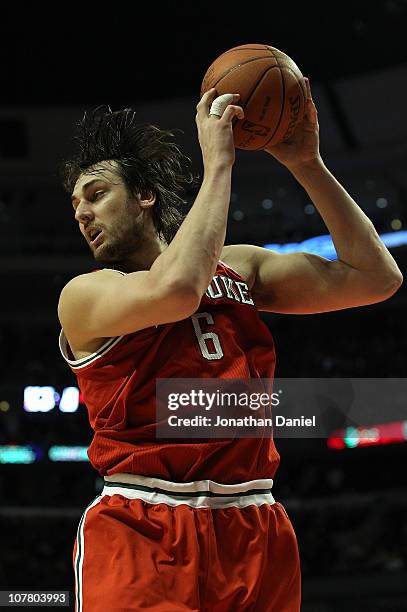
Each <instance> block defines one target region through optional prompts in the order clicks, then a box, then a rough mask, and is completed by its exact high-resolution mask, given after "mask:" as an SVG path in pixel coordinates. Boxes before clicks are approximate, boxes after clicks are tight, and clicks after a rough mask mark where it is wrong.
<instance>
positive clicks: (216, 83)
mask: <svg viewBox="0 0 407 612" xmlns="http://www.w3.org/2000/svg"><path fill="white" fill-rule="evenodd" d="M259 59H267V56H266V57H251V58H250V59H248V60H246V61H244V62H241V63H240V64H235V65H234V66H232V67H231V68H228V70H227V71H226V72H224V73H223V74H222V76H221V77H219V79H218V80H217V81H216V82H215V83H214V84H213V85H212V87H216V85H219V83H220V82H221V80H222V79H224V78H225V77H226V76H227V75H228V74H230V73H231V72H233V71H234V70H237V68H239V67H240V66H244V65H245V64H249V63H250V62H256V61H257V60H259ZM272 68H276V66H272ZM268 69H269V68H266V70H268Z"/></svg>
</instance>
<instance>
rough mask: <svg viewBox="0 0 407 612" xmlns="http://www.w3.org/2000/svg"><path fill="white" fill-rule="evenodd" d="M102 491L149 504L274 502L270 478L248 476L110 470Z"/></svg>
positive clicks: (214, 505)
mask: <svg viewBox="0 0 407 612" xmlns="http://www.w3.org/2000/svg"><path fill="white" fill-rule="evenodd" d="M104 480H105V486H104V488H103V491H102V495H122V496H123V497H126V498H128V499H141V500H143V501H145V502H148V503H149V504H167V505H169V506H179V505H181V504H186V505H188V506H191V507H192V508H231V507H236V508H245V507H246V506H250V505H255V506H261V505H262V504H269V505H271V504H274V503H275V500H274V497H273V495H272V494H271V488H272V486H273V481H272V480H271V479H265V478H263V479H260V480H249V481H248V482H242V483H238V484H231V485H225V484H220V483H218V482H214V481H213V480H197V481H194V482H169V481H167V480H162V479H160V478H149V477H147V476H136V475H135V474H114V475H113V476H105V477H104Z"/></svg>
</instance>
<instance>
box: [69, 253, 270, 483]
mask: <svg viewBox="0 0 407 612" xmlns="http://www.w3.org/2000/svg"><path fill="white" fill-rule="evenodd" d="M122 274H124V273H122ZM60 349H61V352H62V355H63V357H64V358H65V360H66V361H67V362H68V364H69V366H70V367H71V369H72V371H73V372H74V373H75V375H76V376H77V380H78V386H79V388H80V390H81V392H82V396H83V399H84V402H85V404H86V406H87V409H88V413H89V420H90V425H91V427H92V429H93V431H94V436H93V440H92V442H91V444H90V446H89V449H88V456H89V460H90V462H91V464H92V465H93V466H94V467H95V468H96V469H97V470H98V472H99V473H100V474H101V475H102V476H104V475H112V474H115V473H118V472H128V473H132V474H138V475H142V476H150V477H156V478H162V479H164V480H170V481H173V482H190V481H195V480H213V481H215V482H219V483H224V484H235V483H238V482H246V481H249V480H257V479H262V478H274V474H275V472H276V469H277V467H278V463H279V455H278V452H277V450H276V448H275V446H274V442H273V440H272V438H270V437H264V438H235V439H227V440H225V439H221V440H220V439H211V440H209V441H207V440H206V439H205V440H199V439H196V440H190V439H189V440H182V441H181V440H175V439H174V440H171V441H170V442H167V441H162V440H160V439H159V438H157V439H156V438H155V382H156V378H231V379H232V378H234V379H249V378H268V379H271V378H272V377H273V375H274V367H275V351H274V343H273V338H272V336H271V334H270V331H269V329H268V328H267V326H266V325H265V324H264V323H263V321H262V320H261V319H260V317H259V315H258V312H257V309H256V306H255V304H254V301H253V299H252V297H251V294H250V291H249V289H248V286H247V284H246V283H245V282H244V280H243V279H242V277H241V276H239V274H237V272H235V271H234V270H232V269H231V268H230V267H228V266H227V265H226V264H224V263H222V262H219V264H218V266H217V270H216V274H215V276H214V277H213V279H212V282H211V284H210V286H209V287H208V290H207V291H206V293H205V294H204V296H203V297H202V300H201V303H200V306H199V308H198V310H197V311H196V312H195V313H194V314H193V315H192V316H191V317H188V318H187V319H184V320H182V321H177V322H175V323H167V324H164V325H158V326H157V327H155V326H154V327H149V328H147V329H142V330H140V331H137V332H135V333H132V334H127V335H125V336H120V337H117V338H111V339H109V340H108V341H107V342H106V343H105V344H104V345H103V346H102V347H101V348H100V349H99V350H98V351H96V352H95V353H93V354H92V355H90V356H88V357H85V358H83V359H78V360H75V359H74V356H73V354H72V352H71V350H70V347H69V344H68V341H67V339H66V337H65V335H64V332H63V330H61V334H60Z"/></svg>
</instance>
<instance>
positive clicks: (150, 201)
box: [139, 191, 156, 208]
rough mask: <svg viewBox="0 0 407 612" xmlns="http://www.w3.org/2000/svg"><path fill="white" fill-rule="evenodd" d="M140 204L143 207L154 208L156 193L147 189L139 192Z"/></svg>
mask: <svg viewBox="0 0 407 612" xmlns="http://www.w3.org/2000/svg"><path fill="white" fill-rule="evenodd" d="M139 198H140V199H139V205H140V206H141V208H152V207H153V206H154V204H155V201H156V194H155V193H152V192H151V191H147V192H144V193H140V194H139Z"/></svg>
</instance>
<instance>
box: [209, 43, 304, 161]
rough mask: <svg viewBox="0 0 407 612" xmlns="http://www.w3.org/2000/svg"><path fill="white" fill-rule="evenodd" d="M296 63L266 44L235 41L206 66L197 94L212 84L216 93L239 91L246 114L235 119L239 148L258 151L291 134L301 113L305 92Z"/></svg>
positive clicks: (235, 139)
mask: <svg viewBox="0 0 407 612" xmlns="http://www.w3.org/2000/svg"><path fill="white" fill-rule="evenodd" d="M301 79H302V74H301V71H300V69H299V68H298V66H297V65H296V63H295V62H294V61H293V60H292V59H291V58H290V57H288V55H286V54H285V53H283V52H282V51H279V50H278V49H275V48H274V47H270V46H269V45H257V44H249V45H240V46H239V47H234V48H233V49H229V50H228V51H225V53H222V55H220V56H219V57H217V58H216V59H215V61H214V62H213V63H212V64H211V65H210V66H209V68H208V70H207V71H206V74H205V76H204V78H203V81H202V86H201V96H202V95H203V94H204V93H205V92H206V91H208V89H211V88H212V87H215V89H216V91H217V94H218V95H219V96H220V95H222V94H225V93H238V94H240V100H239V101H238V102H237V104H239V105H240V106H242V108H243V110H244V113H245V118H244V119H242V120H239V119H234V126H233V134H234V142H235V146H236V148H238V149H247V150H252V151H254V150H257V149H258V150H261V149H264V148H266V147H272V146H273V145H276V144H278V143H279V142H282V141H284V140H287V139H289V138H290V136H292V134H293V133H294V131H295V129H296V127H297V126H298V125H299V124H300V123H301V121H302V119H303V117H304V110H305V100H306V90H305V85H304V84H303V81H302V80H301Z"/></svg>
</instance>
